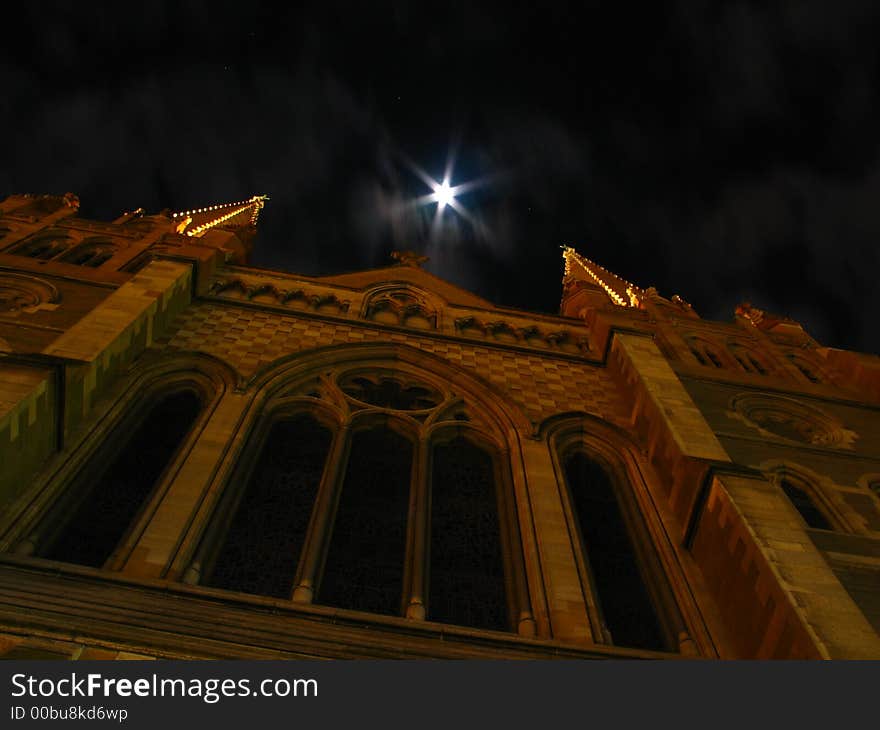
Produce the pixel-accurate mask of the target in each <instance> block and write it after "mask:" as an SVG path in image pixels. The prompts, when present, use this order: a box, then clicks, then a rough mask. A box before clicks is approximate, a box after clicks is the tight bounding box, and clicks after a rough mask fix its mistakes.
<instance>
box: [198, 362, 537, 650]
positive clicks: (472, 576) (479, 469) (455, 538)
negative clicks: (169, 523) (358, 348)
mask: <svg viewBox="0 0 880 730" xmlns="http://www.w3.org/2000/svg"><path fill="white" fill-rule="evenodd" d="M264 408H265V409H266V410H265V413H267V414H268V415H267V416H266V417H264V419H265V420H263V421H262V423H263V424H264V425H260V422H258V425H257V427H256V428H255V430H254V436H253V438H252V439H251V443H249V444H247V445H246V446H245V448H244V451H243V454H242V456H241V457H240V458H239V464H241V465H242V466H240V467H239V470H240V471H239V473H238V474H237V475H236V474H233V476H232V477H231V479H230V481H229V482H228V486H227V489H226V492H225V493H224V495H223V496H222V497H221V498H220V501H219V502H218V504H217V506H216V507H215V510H214V516H213V518H212V520H211V522H210V524H209V525H208V527H207V529H206V531H205V533H204V535H203V537H202V539H201V542H200V544H199V546H198V547H197V549H196V551H195V554H194V555H193V557H192V558H191V561H190V564H189V569H188V570H187V571H186V575H185V577H184V580H186V581H188V582H199V581H201V582H203V583H205V584H206V585H209V586H213V587H216V588H226V589H233V590H239V591H243V592H248V593H256V594H262V595H271V596H274V597H278V598H290V599H291V600H293V601H294V602H305V603H315V604H319V605H325V606H333V607H335V608H341V609H350V610H357V611H365V612H371V613H376V614H384V615H389V616H406V617H408V618H412V619H418V620H424V619H427V620H430V621H437V622H443V623H450V624H458V625H466V626H471V627H475V628H482V629H494V630H511V628H512V626H511V625H512V624H513V623H516V626H515V627H514V630H517V631H520V632H522V633H526V634H531V633H533V631H534V618H533V617H532V614H531V607H530V604H529V600H528V592H527V589H526V587H525V586H526V579H525V567H524V563H523V560H522V554H521V550H522V547H521V542H520V539H519V530H518V526H517V524H516V517H515V515H516V510H515V508H513V507H512V506H511V505H512V495H508V496H505V490H510V489H512V487H511V486H510V484H509V479H506V478H505V477H504V476H503V474H504V473H506V472H504V471H503V468H502V462H501V460H500V459H499V458H498V457H497V454H498V453H499V446H498V445H497V444H499V437H498V436H497V435H495V432H494V431H492V430H491V427H490V426H488V425H487V422H486V421H485V420H484V419H482V418H474V416H476V413H475V412H473V411H471V410H470V409H469V407H468V405H467V403H465V402H464V401H463V399H462V398H461V397H460V396H458V395H454V394H453V393H452V392H450V389H449V387H448V385H447V384H446V383H445V382H444V381H443V380H442V379H439V378H428V377H424V378H423V377H421V375H418V376H417V375H415V374H410V373H409V372H401V371H398V370H395V369H393V368H384V369H382V368H375V367H373V368H369V369H367V368H356V369H350V370H347V371H343V372H340V373H335V374H334V373H329V374H323V375H321V376H320V377H319V378H316V379H312V380H306V381H304V382H302V383H299V384H297V385H293V386H284V387H282V388H281V389H280V391H279V395H277V397H276V396H273V397H272V398H269V399H268V400H267V402H266V405H265V406H264ZM273 409H276V410H273ZM279 409H280V410H279ZM290 409H294V411H295V412H297V413H300V414H301V415H298V416H296V418H295V419H291V417H290V416H285V417H283V418H282V419H281V420H279V417H278V415H277V413H278V412H281V413H285V412H290ZM309 413H314V414H316V415H315V417H313V416H311V415H306V414H309ZM324 423H334V424H335V425H334V426H332V427H329V428H328V427H327V426H325V425H321V424H324ZM265 424H268V425H265ZM281 424H283V425H281ZM488 432H491V433H492V435H491V436H490V435H489V433H488ZM259 444H263V446H262V447H261V446H259ZM477 444H480V445H477ZM489 444H491V445H489ZM247 474H250V476H247ZM501 505H504V508H503V509H502V508H501ZM269 512H271V513H272V514H271V515H269V514H268V513H269ZM203 576H204V577H203ZM514 617H516V618H515V621H514Z"/></svg>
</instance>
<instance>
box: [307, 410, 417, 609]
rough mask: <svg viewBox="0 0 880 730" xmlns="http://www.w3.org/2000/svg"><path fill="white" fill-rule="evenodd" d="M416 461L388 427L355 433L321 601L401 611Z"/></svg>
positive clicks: (406, 442)
mask: <svg viewBox="0 0 880 730" xmlns="http://www.w3.org/2000/svg"><path fill="white" fill-rule="evenodd" d="M412 462H413V444H412V442H411V441H410V440H409V439H407V438H405V437H404V436H401V435H400V434H398V433H396V432H395V431H392V430H391V429H389V428H387V427H379V428H372V429H370V430H364V431H356V432H355V433H354V434H353V436H352V439H351V449H350V451H349V456H348V464H347V466H346V471H345V480H344V481H343V484H342V493H341V495H340V497H339V506H338V508H337V510H336V519H335V522H334V525H333V533H332V538H331V541H330V547H329V550H328V552H327V560H326V563H325V566H324V575H323V578H322V579H321V583H320V588H319V590H318V598H317V601H316V602H317V603H321V604H324V605H328V606H337V607H339V608H351V609H356V610H359V611H371V612H373V613H384V614H390V615H397V614H399V613H400V612H401V606H402V601H403V597H402V592H403V570H404V557H405V551H406V529H407V512H408V505H409V495H410V481H411V479H412Z"/></svg>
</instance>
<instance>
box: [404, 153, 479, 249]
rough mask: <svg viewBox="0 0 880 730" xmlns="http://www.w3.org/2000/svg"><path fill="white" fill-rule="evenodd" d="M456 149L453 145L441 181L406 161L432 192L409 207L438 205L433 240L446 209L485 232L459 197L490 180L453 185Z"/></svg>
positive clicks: (432, 225) (422, 196) (414, 201)
mask: <svg viewBox="0 0 880 730" xmlns="http://www.w3.org/2000/svg"><path fill="white" fill-rule="evenodd" d="M456 147H457V145H453V146H452V149H451V150H450V153H449V156H448V158H447V160H446V169H445V170H444V172H443V177H442V178H441V179H440V180H435V179H434V178H433V177H431V175H429V174H428V173H427V172H426V171H425V170H424V168H422V167H421V166H420V165H418V164H417V163H416V162H414V161H413V160H411V159H406V160H405V161H406V165H407V167H409V169H410V170H411V171H412V172H413V173H414V174H415V175H416V176H417V177H418V178H419V179H420V180H421V181H422V182H423V183H425V185H426V186H427V187H428V188H429V189H430V190H431V192H430V193H426V194H424V195H420V196H419V197H417V198H415V199H413V200H411V201H409V203H408V205H410V206H415V207H423V206H428V205H433V204H435V203H436V206H437V207H436V210H435V212H434V220H433V223H432V224H431V238H435V237H436V234H437V232H438V230H439V228H440V225H441V223H442V221H443V211H444V210H445V209H446V208H451V209H452V210H454V211H455V212H456V213H457V214H458V215H459V216H461V217H462V218H463V219H464V220H466V221H467V222H468V223H470V224H471V225H472V226H473V227H474V228H475V229H479V230H480V231H481V232H483V231H482V228H483V226H482V225H481V224H480V222H479V221H478V220H477V219H476V218H475V217H474V216H473V215H472V214H471V212H470V211H469V210H468V209H467V208H465V206H464V205H463V204H462V202H461V200H459V197H460V196H461V195H463V194H465V193H468V192H470V191H472V190H475V189H476V188H479V187H481V186H483V185H485V184H486V183H487V182H488V178H485V177H483V178H479V179H476V180H468V181H466V182H463V183H459V184H457V185H453V184H452V175H453V167H454V166H455V152H456Z"/></svg>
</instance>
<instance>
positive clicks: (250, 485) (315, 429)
mask: <svg viewBox="0 0 880 730" xmlns="http://www.w3.org/2000/svg"><path fill="white" fill-rule="evenodd" d="M331 440H332V434H331V432H330V429H328V428H327V427H325V426H323V425H321V424H320V423H319V422H318V421H316V420H315V418H313V417H312V416H310V415H307V414H300V415H297V416H294V417H289V418H285V419H282V420H278V421H275V422H274V423H273V424H272V426H271V428H270V430H269V434H268V435H267V437H266V440H265V441H264V442H263V446H262V449H261V451H260V454H259V456H258V458H257V463H256V465H255V467H254V469H253V471H252V472H251V474H250V477H249V478H248V480H247V483H246V485H245V486H244V490H243V492H242V494H241V495H240V498H239V501H238V504H237V505H236V506H235V507H234V509H231V512H232V514H231V519H230V522H229V526H228V528H227V531H226V535H225V537H224V539H223V543H222V546H221V547H220V549H219V551H218V555H217V559H216V563H215V565H216V567H215V569H214V570H213V572H212V574H211V576H210V579H209V580H207V581H206V583H207V585H210V586H213V587H215V588H226V589H228V590H236V591H242V592H245V593H256V594H258V595H265V596H274V597H276V598H287V597H289V596H290V594H291V591H292V590H293V583H294V579H295V577H296V568H297V563H298V561H299V558H300V553H301V551H302V546H303V543H304V541H305V537H306V530H307V528H308V525H309V517H310V516H311V514H312V505H313V504H314V501H315V498H316V496H317V493H318V487H319V486H320V483H321V475H322V474H323V472H324V466H325V462H326V460H327V454H328V451H329V449H330V443H331Z"/></svg>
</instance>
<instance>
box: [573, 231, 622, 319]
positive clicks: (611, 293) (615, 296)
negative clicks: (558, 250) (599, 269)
mask: <svg viewBox="0 0 880 730" xmlns="http://www.w3.org/2000/svg"><path fill="white" fill-rule="evenodd" d="M562 248H563V249H564V254H563V255H564V256H565V274H566V276H568V275H570V274H571V262H570V260H569V257H570V256H573V257H574V258H575V260H576V261H577V262H578V263H580V265H581V267H582V268H583V270H584V271H586V272H587V273H588V274H589V275H590V276H591V277H592V278H593V279H594V280H595V281H596V283H597V284H598V285H599V286H601V287H602V288H603V289H604V290H605V292H606V293H607V294H608V296H609V297H611V298H612V299H613V300H614V301H615V302H617V303H618V304H619V305H620V306H622V307H631V306H636V303H635V302H633V293H634V292H635V291H636V287H635V286H633V285H632V284H630V282H628V281H627V280H626V279H621V278H620V277H619V276H618V277H617V278H618V279H620V280H621V281H622V282H623V283H624V284H626V285H627V287H626V291H627V294H629V295H630V303H629V304H628V303H627V301H626V300H625V299H624V298H623V297H622V296H620V294H618V293H617V292H616V291H614V289H612V288H611V287H610V286H609V285H608V284H606V283H605V282H604V281H603V280H602V279H600V278H599V277H598V276H597V275H596V274H595V273H594V272H593V271H592V270H591V269H590V268H589V267H588V266H585V265H584V262H586V263H588V264H591V265H592V266H598V264H595V263H593V262H592V261H590V259H588V258H585V257H584V256H581V255H580V254H579V253H578V252H577V251H575V250H574V249H573V248H571V246H563V247H562Z"/></svg>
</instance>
